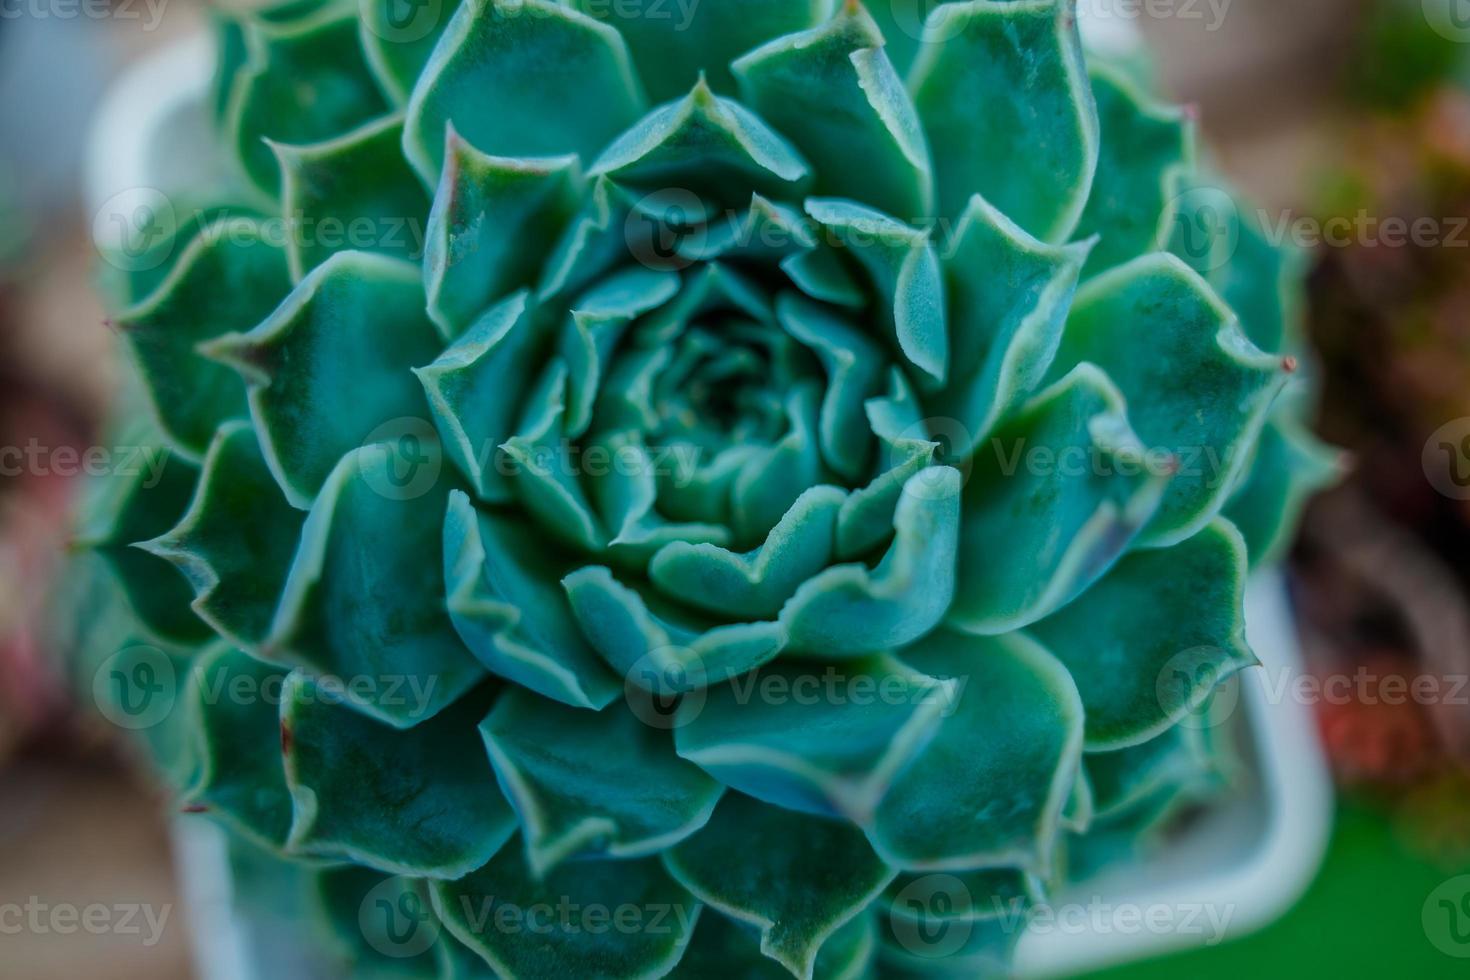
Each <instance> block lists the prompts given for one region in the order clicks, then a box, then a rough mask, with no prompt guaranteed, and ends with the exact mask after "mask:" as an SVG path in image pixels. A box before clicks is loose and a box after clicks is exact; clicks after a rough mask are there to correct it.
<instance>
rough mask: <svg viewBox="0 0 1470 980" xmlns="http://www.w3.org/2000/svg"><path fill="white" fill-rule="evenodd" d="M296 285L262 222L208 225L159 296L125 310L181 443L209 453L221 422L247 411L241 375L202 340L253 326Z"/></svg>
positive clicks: (151, 386)
mask: <svg viewBox="0 0 1470 980" xmlns="http://www.w3.org/2000/svg"><path fill="white" fill-rule="evenodd" d="M290 290H291V277H290V274H289V272H288V271H287V262H286V253H285V251H284V250H283V249H281V248H280V247H279V246H278V245H276V244H274V243H272V242H270V241H269V240H268V239H267V238H266V237H265V232H264V229H263V228H262V227H261V225H259V224H258V223H256V222H254V221H251V220H250V219H246V218H231V219H225V220H222V221H220V222H219V223H218V224H215V225H212V226H210V227H208V228H206V229H204V230H203V231H202V232H201V233H200V235H199V236H198V237H197V238H195V239H194V241H193V242H191V243H190V244H189V246H188V248H187V249H185V251H184V254H183V256H182V257H181V258H180V259H179V262H178V265H177V266H176V267H175V268H174V271H173V272H172V273H171V274H170V275H169V276H168V278H166V279H165V280H164V281H163V283H162V284H160V285H159V287H158V289H157V290H156V291H155V292H154V293H153V295H151V296H149V297H148V298H147V299H145V300H144V301H143V302H141V303H139V304H138V305H137V306H134V307H132V308H131V309H129V310H125V311H124V312H123V313H121V314H119V315H118V317H117V318H116V320H115V321H114V322H115V323H116V324H117V326H118V328H119V329H121V330H122V331H123V336H124V337H125V338H126V339H127V341H128V346H129V347H130V348H131V350H132V354H133V357H134V359H135V360H136V362H137V365H138V370H139V373H140V374H141V375H142V377H143V382H144V384H145V386H146V387H147V390H148V394H149V397H150V400H151V401H152V404H153V409H154V413H155V415H156V416H157V418H158V422H159V425H160V426H161V427H162V428H163V431H164V434H165V435H167V436H168V438H169V440H170V441H171V442H173V444H174V445H176V446H178V447H180V448H181V449H183V450H184V451H185V452H187V453H189V454H190V455H193V456H196V457H197V456H199V455H202V454H203V453H204V450H205V448H206V447H207V446H208V445H209V441H210V439H212V438H213V437H214V431H215V429H217V428H219V426H220V424H221V423H222V422H225V421H227V420H229V419H232V418H244V417H245V415H246V414H247V412H248V409H247V408H246V405H245V389H244V386H242V385H241V384H240V381H239V379H238V378H235V377H232V376H231V372H230V371H229V370H228V369H226V368H225V367H223V366H221V365H219V364H214V363H212V362H210V361H208V360H206V359H205V358H204V357H201V356H200V355H199V353H198V351H197V347H198V345H199V344H201V343H203V342H205V341H208V340H210V339H212V338H215V337H218V336H220V335H222V334H229V333H230V332H231V331H243V330H249V329H251V328H252V327H254V326H255V325H256V324H257V323H259V322H260V321H261V320H264V319H265V318H266V317H267V316H268V315H270V312H271V311H272V310H273V309H275V307H276V304H277V303H279V302H280V301H281V299H282V298H283V297H284V296H285V295H286V294H287V293H288V292H290Z"/></svg>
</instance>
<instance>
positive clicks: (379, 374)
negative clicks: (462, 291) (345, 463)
mask: <svg viewBox="0 0 1470 980" xmlns="http://www.w3.org/2000/svg"><path fill="white" fill-rule="evenodd" d="M201 351H202V352H203V353H204V354H206V356H208V357H210V358H213V359H214V360H217V361H220V362H221V363H225V364H229V365H231V366H233V367H234V368H235V369H236V370H237V371H239V372H240V374H241V375H242V376H243V377H244V378H245V381H246V383H247V385H248V387H249V399H250V414H251V416H252V418H253V419H254V421H255V430H256V432H257V433H258V434H259V435H260V439H261V448H262V449H263V450H264V451H265V456H266V461H267V462H268V463H269V464H270V467H271V472H273V473H274V474H275V475H276V481H277V482H278V483H279V484H280V485H281V489H282V490H283V491H285V494H286V499H287V500H289V501H290V502H291V505H292V506H294V507H298V508H300V509H302V510H305V509H306V508H307V507H309V506H310V505H311V501H312V498H313V497H315V496H316V493H317V491H318V490H319V489H320V488H321V486H322V483H323V481H325V480H326V478H327V474H328V473H330V472H331V470H332V468H333V467H334V466H336V465H337V461H338V460H339V459H341V458H342V456H343V454H345V453H348V452H351V451H352V450H354V449H356V448H357V447H359V446H361V445H363V444H364V443H365V442H367V441H369V437H371V436H373V434H374V432H375V431H377V430H379V429H381V428H382V427H384V426H386V425H387V423H390V422H392V423H397V424H400V425H406V424H411V423H420V424H422V423H424V422H425V421H426V420H425V416H426V415H427V414H428V413H427V406H426V404H425V402H424V396H423V392H422V390H421V389H420V387H419V385H418V384H417V383H416V382H415V381H414V378H413V375H412V374H410V373H409V371H408V366H409V365H412V364H426V363H428V362H429V361H431V360H433V359H434V356H435V355H436V354H437V353H438V352H439V339H438V336H437V335H436V334H435V333H434V328H433V326H432V325H431V324H430V323H429V321H428V318H427V317H426V316H425V315H424V293H423V287H422V285H421V283H420V280H419V271H418V268H417V267H416V266H413V265H410V264H408V263H406V262H401V261H399V260H397V259H390V258H387V257H385V256H381V255H373V254H370V253H367V252H338V253H337V254H335V255H333V256H332V257H331V258H330V259H328V260H327V261H326V262H324V263H323V264H322V265H319V266H317V268H316V269H314V270H312V272H311V274H310V275H308V276H307V277H306V278H305V279H304V280H302V282H301V284H300V285H299V286H297V287H296V289H295V290H294V291H293V292H292V293H291V295H290V296H288V297H287V298H286V301H285V302H284V303H282V304H281V306H280V307H279V308H278V309H277V310H276V311H275V312H274V313H272V314H271V316H270V317H269V319H267V320H265V322H263V323H261V324H260V325H259V326H258V327H256V328H255V329H254V330H251V331H250V332H249V333H232V334H225V335H224V336H221V337H217V338H216V339H214V340H212V341H210V342H209V343H208V344H206V345H203V346H202V347H201ZM423 427H425V428H427V426H426V425H425V426H423Z"/></svg>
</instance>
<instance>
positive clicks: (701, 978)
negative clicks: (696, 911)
mask: <svg viewBox="0 0 1470 980" xmlns="http://www.w3.org/2000/svg"><path fill="white" fill-rule="evenodd" d="M877 940H878V937H877V929H876V927H875V926H874V924H873V918H872V916H868V915H858V916H854V917H853V918H851V919H849V920H848V921H847V924H846V925H843V926H841V927H839V928H838V929H837V931H836V932H834V933H832V935H831V936H830V937H829V938H828V939H827V941H826V942H824V943H823V944H822V948H821V950H819V951H818V953H817V963H816V968H815V970H814V971H813V974H812V975H813V977H814V980H859V978H862V977H867V976H869V975H870V971H871V968H872V959H873V951H874V949H876V947H877ZM760 943H761V937H760V931H759V930H757V929H755V928H754V927H752V926H747V925H745V924H744V923H742V922H736V921H735V920H734V919H731V918H730V917H729V916H727V915H725V914H723V913H722V912H719V911H717V910H715V909H708V910H706V911H705V913H704V914H703V915H701V916H700V917H699V925H698V926H697V927H696V928H695V930H694V938H693V939H692V940H690V942H689V948H688V949H686V950H685V951H684V958H683V959H682V960H680V961H679V965H678V966H677V967H675V968H674V972H672V973H670V974H669V975H668V976H669V980H706V978H708V977H714V976H723V977H740V978H741V980H790V978H791V971H790V970H788V969H786V968H785V967H784V966H782V965H781V964H779V963H777V962H776V961H775V960H773V959H771V958H770V957H768V956H766V955H764V954H763V953H761V949H760Z"/></svg>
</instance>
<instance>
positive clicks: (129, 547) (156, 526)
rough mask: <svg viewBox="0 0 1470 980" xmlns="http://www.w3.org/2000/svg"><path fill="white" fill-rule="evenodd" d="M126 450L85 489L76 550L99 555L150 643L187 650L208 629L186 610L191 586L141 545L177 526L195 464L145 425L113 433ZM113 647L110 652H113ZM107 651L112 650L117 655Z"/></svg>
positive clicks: (195, 479) (205, 635)
mask: <svg viewBox="0 0 1470 980" xmlns="http://www.w3.org/2000/svg"><path fill="white" fill-rule="evenodd" d="M113 435H114V438H115V440H116V442H115V445H117V446H119V447H122V449H123V450H130V451H119V453H118V455H117V458H116V460H115V463H114V465H113V467H112V468H111V469H110V471H109V472H108V473H107V474H106V475H105V476H102V477H99V478H97V479H95V480H92V481H90V482H89V483H88V484H86V496H85V497H84V499H83V500H82V503H81V507H80V508H79V510H80V514H79V517H78V522H77V524H78V526H77V530H76V536H75V538H74V539H73V546H74V547H77V548H88V549H92V550H94V551H95V552H97V553H98V555H99V556H100V557H101V558H102V559H103V561H104V562H105V564H106V566H107V567H108V568H110V569H111V577H113V578H115V579H116V582H117V584H118V586H119V587H120V588H121V590H122V593H123V595H124V596H126V599H127V607H128V608H129V609H130V610H131V612H132V614H133V616H134V617H136V619H137V621H138V622H137V623H134V624H131V625H130V627H129V628H133V629H136V628H138V627H139V626H141V627H142V628H143V630H144V631H145V632H146V633H148V634H151V638H152V639H155V640H161V641H163V642H164V643H167V644H175V645H179V646H184V647H190V646H194V645H196V644H199V643H202V642H203V641H204V640H205V639H207V638H208V637H209V627H208V626H207V625H206V624H205V623H204V622H203V621H202V620H200V618H199V617H198V616H197V615H195V613H194V611H193V610H192V609H191V608H190V607H189V601H190V599H191V598H192V593H191V590H190V588H189V585H188V583H187V582H186V581H185V579H183V578H181V577H180V576H179V575H177V574H175V573H174V572H172V571H170V570H169V568H168V565H167V564H166V563H164V562H163V561H161V560H160V559H159V558H158V557H157V556H156V555H151V554H147V553H146V551H145V550H140V549H139V548H138V547H136V546H137V545H138V544H140V543H142V542H146V541H150V540H152V539H154V538H157V537H158V536H159V535H161V534H163V533H165V532H166V531H168V529H169V528H171V527H173V526H174V525H176V524H178V522H179V520H180V519H181V518H182V517H183V515H184V513H185V511H186V510H187V509H188V507H189V498H190V495H191V494H193V492H194V488H195V485H196V484H197V482H198V479H199V470H198V468H197V467H195V466H194V464H193V463H191V462H189V461H188V460H186V459H184V458H183V457H181V456H179V455H178V454H177V453H175V452H173V451H172V450H169V449H166V448H165V447H163V446H162V445H160V443H161V442H162V438H161V436H160V435H159V434H158V432H157V430H156V429H154V428H153V427H152V426H150V425H147V424H141V423H140V424H133V425H128V426H123V427H121V428H120V429H119V430H118V431H117V432H115V433H113ZM116 649H117V647H116V646H114V647H113V648H112V651H116ZM112 651H110V652H112Z"/></svg>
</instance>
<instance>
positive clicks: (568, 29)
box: [403, 0, 644, 183]
mask: <svg viewBox="0 0 1470 980" xmlns="http://www.w3.org/2000/svg"><path fill="white" fill-rule="evenodd" d="M643 108H644V102H643V94H642V92H641V91H640V90H639V85H638V81H637V79H636V78H635V77H634V75H633V69H632V66H631V65H630V64H629V61H628V49H627V46H626V45H624V43H623V39H622V38H621V37H620V36H619V35H618V32H617V31H615V30H613V29H612V28H611V27H608V26H607V25H606V24H602V23H599V22H598V21H596V20H593V19H592V18H590V17H587V16H586V15H584V14H581V13H578V12H577V11H575V10H572V9H570V8H568V7H564V6H561V5H559V4H556V3H552V2H551V0H465V2H464V3H463V4H462V5H461V6H460V8H459V10H458V11H456V12H455V14H454V17H453V18H451V19H450V21H449V26H448V27H447V28H446V29H445V31H444V36H443V37H442V38H440V40H439V44H438V46H437V47H435V48H434V53H433V54H432V55H431V56H430V58H429V63H428V65H427V67H425V68H424V72H423V74H422V75H420V76H419V80H418V84H417V85H416V86H415V87H414V90H413V95H412V96H411V97H410V99H409V103H408V121H407V124H406V127H405V132H404V137H403V148H404V153H405V154H406V155H407V157H408V160H409V163H411V164H413V166H414V168H415V169H417V170H418V172H419V174H420V175H421V176H422V177H423V178H424V180H425V181H427V182H429V183H432V182H433V181H434V180H435V179H436V178H437V177H438V174H439V171H440V168H441V166H442V164H443V161H444V140H445V130H446V127H447V126H448V125H451V124H452V125H453V126H454V128H455V130H456V131H457V132H458V133H459V134H460V135H461V136H463V137H464V138H465V139H466V140H468V141H469V142H470V143H472V144H473V145H474V146H475V147H476V148H478V149H479V150H480V151H481V152H484V153H488V154H491V155H492V156H498V157H550V156H563V155H566V154H569V153H575V154H578V155H580V156H581V157H582V159H584V160H590V159H592V157H593V155H595V154H596V153H597V151H598V150H600V149H601V148H602V147H603V146H605V145H607V143H608V142H609V141H610V140H611V139H612V138H613V137H614V136H616V135H617V134H618V133H620V132H622V131H623V130H624V129H626V128H628V126H630V125H632V124H633V122H634V121H635V120H636V119H637V118H638V116H639V115H640V114H641V113H642V111H643Z"/></svg>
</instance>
